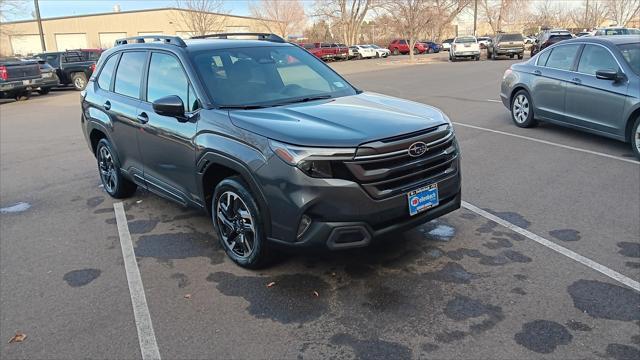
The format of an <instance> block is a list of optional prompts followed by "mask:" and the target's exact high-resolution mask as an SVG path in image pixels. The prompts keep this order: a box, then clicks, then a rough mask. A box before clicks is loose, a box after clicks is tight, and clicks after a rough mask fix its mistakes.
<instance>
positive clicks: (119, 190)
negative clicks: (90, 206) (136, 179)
mask: <svg viewBox="0 0 640 360" xmlns="http://www.w3.org/2000/svg"><path fill="white" fill-rule="evenodd" d="M107 155H108V156H107ZM109 158H110V159H109ZM96 160H97V161H98V173H99V174H100V181H102V186H104V191H106V192H107V194H109V195H110V196H111V197H113V198H116V199H124V198H128V197H130V196H131V195H133V193H135V192H136V188H137V185H136V184H135V183H133V182H132V181H131V180H129V179H127V178H125V177H124V176H123V175H122V171H121V170H120V160H119V159H118V154H116V152H115V150H114V149H113V146H111V143H110V142H109V140H107V139H102V140H100V141H99V142H98V145H97V146H96Z"/></svg>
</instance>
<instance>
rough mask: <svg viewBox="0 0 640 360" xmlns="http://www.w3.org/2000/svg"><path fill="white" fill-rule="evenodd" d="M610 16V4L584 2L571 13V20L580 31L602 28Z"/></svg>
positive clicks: (591, 0) (593, 0) (599, 1)
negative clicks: (601, 25)
mask: <svg viewBox="0 0 640 360" xmlns="http://www.w3.org/2000/svg"><path fill="white" fill-rule="evenodd" d="M608 15H609V9H608V4H607V2H605V1H601V0H589V1H588V2H587V1H583V2H582V5H581V6H580V7H578V8H575V9H573V10H572V11H571V19H572V20H573V23H574V24H575V26H576V27H578V28H580V29H592V28H595V27H598V26H600V24H602V22H603V21H605V20H606V19H607V16H608Z"/></svg>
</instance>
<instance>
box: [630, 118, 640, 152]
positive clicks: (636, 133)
mask: <svg viewBox="0 0 640 360" xmlns="http://www.w3.org/2000/svg"><path fill="white" fill-rule="evenodd" d="M630 140H631V150H633V153H634V154H635V155H636V157H637V158H638V159H640V116H639V117H638V118H636V121H635V123H634V124H633V127H632V128H631V136H630Z"/></svg>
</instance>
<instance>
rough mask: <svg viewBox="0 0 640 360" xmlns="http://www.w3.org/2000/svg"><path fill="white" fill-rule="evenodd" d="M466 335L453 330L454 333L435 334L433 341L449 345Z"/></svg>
mask: <svg viewBox="0 0 640 360" xmlns="http://www.w3.org/2000/svg"><path fill="white" fill-rule="evenodd" d="M467 335H468V334H467V333H466V332H464V331H460V330H454V331H445V332H441V333H439V334H436V336H435V339H436V341H437V342H440V343H445V344H449V343H452V342H454V341H458V340H462V339H464V338H465V337H466V336H467Z"/></svg>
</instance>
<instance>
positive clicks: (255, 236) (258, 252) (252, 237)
mask: <svg viewBox="0 0 640 360" xmlns="http://www.w3.org/2000/svg"><path fill="white" fill-rule="evenodd" d="M211 214H212V217H213V224H214V226H215V228H216V232H217V234H218V239H219V240H220V244H221V245H222V248H223V249H224V251H225V252H226V253H227V256H229V258H231V260H233V262H235V263H236V264H238V265H239V266H242V267H244V268H249V269H256V268H259V267H261V266H263V265H264V264H265V263H266V262H267V260H268V258H269V249H268V246H267V242H266V237H265V234H264V232H263V231H262V223H261V219H262V217H261V213H260V210H259V209H258V206H257V205H256V201H255V200H254V198H253V195H252V194H251V192H250V190H249V187H248V186H247V185H246V184H245V182H244V181H243V180H242V179H241V178H240V177H237V176H233V177H230V178H227V179H225V180H222V181H221V182H220V183H219V184H218V186H216V188H215V190H214V194H213V199H212V204H211Z"/></svg>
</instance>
